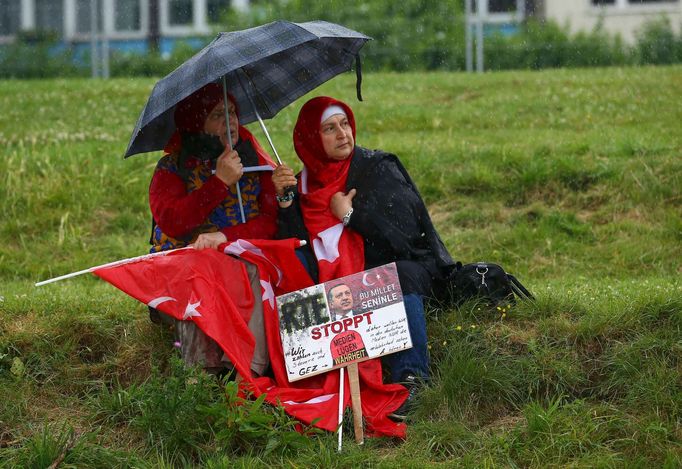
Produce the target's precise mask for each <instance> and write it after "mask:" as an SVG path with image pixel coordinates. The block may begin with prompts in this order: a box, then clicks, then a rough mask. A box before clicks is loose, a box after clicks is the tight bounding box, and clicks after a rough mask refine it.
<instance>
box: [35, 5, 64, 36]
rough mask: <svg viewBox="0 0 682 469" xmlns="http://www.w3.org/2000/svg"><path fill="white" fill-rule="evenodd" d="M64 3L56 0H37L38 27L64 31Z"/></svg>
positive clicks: (39, 28) (44, 29) (45, 29)
mask: <svg viewBox="0 0 682 469" xmlns="http://www.w3.org/2000/svg"><path fill="white" fill-rule="evenodd" d="M63 6H64V3H63V2H61V1H57V2H55V1H54V0H35V9H36V29H38V30H43V31H55V32H57V33H60V34H61V33H62V32H63V31H64V9H63Z"/></svg>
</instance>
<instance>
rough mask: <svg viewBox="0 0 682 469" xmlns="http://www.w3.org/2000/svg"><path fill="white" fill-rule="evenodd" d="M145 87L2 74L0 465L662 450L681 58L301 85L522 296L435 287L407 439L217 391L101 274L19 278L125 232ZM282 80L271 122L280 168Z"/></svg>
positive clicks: (415, 461)
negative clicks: (490, 298) (352, 118)
mask: <svg viewBox="0 0 682 469" xmlns="http://www.w3.org/2000/svg"><path fill="white" fill-rule="evenodd" d="M153 84H154V81H153V80H140V79H134V80H111V81H106V82H104V81H90V80H49V81H5V82H2V84H1V86H0V214H1V218H0V240H1V241H2V243H0V389H2V392H1V393H0V467H47V466H49V465H50V464H52V463H53V462H55V461H61V464H62V467H174V466H197V467H270V466H286V467H354V466H366V467H415V468H416V467H419V468H423V467H472V468H477V467H538V468H539V467H628V468H629V467H642V468H648V467H670V468H672V467H679V466H681V465H682V333H681V330H680V329H681V327H682V281H681V280H680V274H681V273H682V195H681V192H682V130H681V129H682V124H681V123H682V106H680V103H681V102H682V68H681V67H662V68H624V69H619V68H611V69H593V70H556V71H545V72H510V73H493V74H486V75H484V76H476V75H465V74H448V73H432V74H369V75H367V76H366V77H365V80H364V83H363V85H364V90H363V94H364V97H365V101H364V102H362V103H358V102H357V101H356V100H355V98H354V81H353V77H352V76H350V75H348V76H343V77H338V78H337V79H335V80H333V81H332V82H330V83H328V84H327V85H325V86H323V87H322V88H321V89H320V90H318V93H315V94H329V95H333V96H336V97H339V98H341V99H344V100H346V101H347V102H349V103H350V104H351V106H352V107H353V108H354V110H355V112H356V119H357V121H358V127H359V130H358V138H357V140H358V143H359V144H361V145H364V146H368V147H371V148H382V149H384V150H387V151H391V152H394V153H396V154H398V155H399V156H400V157H401V159H402V160H403V162H404V163H405V165H406V166H407V168H408V170H409V171H410V173H411V175H412V176H413V178H414V179H415V181H416V182H417V184H418V186H419V187H420V189H421V191H422V193H423V195H424V197H425V199H426V200H427V202H428V204H429V208H430V211H431V213H432V216H433V218H434V221H435V223H436V226H437V228H438V229H439V231H440V232H441V234H442V236H443V238H444V240H445V242H446V244H447V246H448V248H449V249H450V251H451V253H452V254H453V256H454V257H455V258H457V259H459V260H462V261H464V262H472V261H477V260H486V261H491V262H498V263H500V264H502V265H503V266H505V267H506V268H507V269H508V270H509V271H511V272H512V273H514V274H516V275H517V277H519V278H520V279H521V280H522V281H523V283H524V284H526V285H527V286H528V287H529V288H530V289H531V290H532V291H533V292H534V293H535V294H536V296H537V301H536V302H535V303H520V304H516V305H511V307H510V308H504V311H502V310H494V311H490V310H488V309H486V308H485V307H482V306H481V305H476V304H466V305H464V306H463V307H461V308H459V309H453V308H449V309H448V308H446V309H442V308H435V307H434V308H431V310H430V311H429V333H430V338H431V353H432V362H433V363H432V365H433V370H434V376H435V378H434V381H433V383H432V384H431V386H430V387H428V388H427V389H426V390H425V391H424V392H423V393H422V395H421V399H420V406H419V408H418V409H417V411H416V412H415V415H414V418H413V420H412V422H411V424H410V426H409V431H408V439H407V440H406V441H405V442H397V441H391V440H387V439H376V440H370V441H367V443H366V444H365V445H364V446H362V447H357V446H356V445H354V444H353V443H352V435H350V434H348V435H347V437H346V445H345V447H344V451H343V452H342V453H341V454H337V453H336V442H335V436H334V435H328V434H321V433H314V434H312V435H309V436H301V435H300V434H298V433H296V432H294V431H293V430H292V424H293V423H292V421H291V420H289V419H288V418H287V417H286V416H285V415H283V414H282V413H281V412H280V411H279V410H277V409H271V408H266V407H261V406H259V404H258V403H255V404H254V403H246V404H244V405H242V406H237V407H234V406H227V405H226V401H230V402H231V401H233V400H234V399H236V397H235V396H234V388H233V387H231V386H229V387H228V388H227V393H224V392H223V390H222V389H221V388H220V387H219V386H218V385H217V384H216V383H215V382H214V380H212V379H211V378H208V377H207V376H206V375H204V374H203V373H201V372H199V371H198V370H188V369H185V368H184V367H182V366H181V364H179V363H178V361H177V359H176V358H175V356H174V353H173V349H172V334H171V333H170V332H169V331H167V330H163V329H161V328H158V327H156V326H153V325H152V324H151V323H150V322H149V321H148V319H147V312H146V307H144V305H141V304H138V303H137V302H135V301H134V300H132V299H130V298H128V297H126V296H125V295H124V294H122V293H120V292H119V291H118V290H115V289H114V288H113V287H111V286H109V285H108V284H105V283H103V282H101V281H98V280H96V279H94V278H91V277H86V276H83V277H79V278H75V279H71V280H66V281H63V282H60V283H55V284H51V285H47V286H44V287H40V288H35V287H34V286H33V283H34V282H36V281H39V280H43V279H46V278H49V277H52V276H57V275H61V274H64V273H68V272H72V271H77V270H81V269H83V268H86V267H90V266H93V265H98V264H101V263H105V262H109V261H112V260H116V259H120V258H125V257H131V256H135V255H139V254H142V253H144V252H146V250H147V239H148V237H149V236H148V235H149V223H150V215H149V209H148V206H147V187H148V183H149V178H150V176H151V172H152V170H153V168H154V165H155V163H156V160H157V159H158V156H159V155H158V154H153V155H138V156H135V157H132V158H129V159H128V160H123V159H122V155H123V153H124V150H125V148H126V145H127V142H128V138H129V136H130V132H131V131H132V128H133V126H134V124H135V122H136V119H137V117H138V113H139V111H140V110H141V108H142V106H143V104H144V102H145V99H146V97H147V95H148V93H149V92H150V90H151V87H152V86H153ZM303 102H304V100H299V101H298V102H296V103H295V104H294V105H292V106H291V108H290V109H288V110H285V111H282V112H281V113H280V114H279V115H278V116H277V117H276V118H275V119H273V120H272V121H271V122H269V123H268V124H269V129H270V131H271V134H272V136H273V139H274V141H275V143H276V144H277V145H278V150H279V152H280V155H281V156H282V157H283V158H284V159H285V160H286V161H287V162H289V163H290V164H292V165H293V166H295V167H299V165H298V163H297V162H296V158H295V155H294V152H293V148H292V144H291V129H292V128H293V124H294V121H295V118H296V115H297V112H298V110H299V108H300V106H301V105H302V104H303ZM250 127H251V128H252V130H253V131H254V133H256V135H257V136H259V137H260V135H261V134H260V130H259V129H258V128H257V127H255V126H250ZM260 138H261V139H262V140H263V141H265V140H264V139H263V138H262V137H260ZM348 427H350V426H348Z"/></svg>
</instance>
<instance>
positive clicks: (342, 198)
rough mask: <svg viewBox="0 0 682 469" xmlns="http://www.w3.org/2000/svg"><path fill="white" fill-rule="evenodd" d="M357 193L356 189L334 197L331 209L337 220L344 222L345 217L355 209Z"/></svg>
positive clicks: (330, 205) (338, 193)
mask: <svg viewBox="0 0 682 469" xmlns="http://www.w3.org/2000/svg"><path fill="white" fill-rule="evenodd" d="M356 192H357V191H356V190H355V189H351V190H349V191H348V193H347V194H344V193H343V192H337V193H336V194H334V195H332V199H331V201H330V202H329V208H330V209H331V211H332V213H333V214H334V216H335V217H336V218H338V219H339V220H343V217H344V215H346V214H347V213H348V212H349V211H350V209H352V208H353V197H355V193H356Z"/></svg>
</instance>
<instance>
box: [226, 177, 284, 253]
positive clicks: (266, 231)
mask: <svg viewBox="0 0 682 469" xmlns="http://www.w3.org/2000/svg"><path fill="white" fill-rule="evenodd" d="M260 187H261V189H260V194H259V196H258V210H259V213H258V216H257V217H254V218H252V219H250V220H249V221H247V222H246V223H239V224H237V225H234V226H228V227H226V228H223V229H222V230H220V231H222V232H223V233H224V234H225V236H227V240H228V241H234V240H235V239H239V238H244V239H249V238H253V239H273V238H274V237H275V233H277V208H278V205H277V200H276V199H275V186H274V185H273V184H272V173H271V172H269V171H267V172H263V173H261V175H260Z"/></svg>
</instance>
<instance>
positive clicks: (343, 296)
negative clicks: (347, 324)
mask: <svg viewBox="0 0 682 469" xmlns="http://www.w3.org/2000/svg"><path fill="white" fill-rule="evenodd" d="M327 301H328V302H329V308H330V316H331V319H332V321H338V320H339V319H343V318H346V317H351V316H353V315H354V314H355V312H354V311H353V305H354V300H353V292H352V291H351V289H350V287H349V286H348V285H346V284H345V283H339V284H337V285H334V286H333V287H331V288H330V289H329V290H328V291H327Z"/></svg>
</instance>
